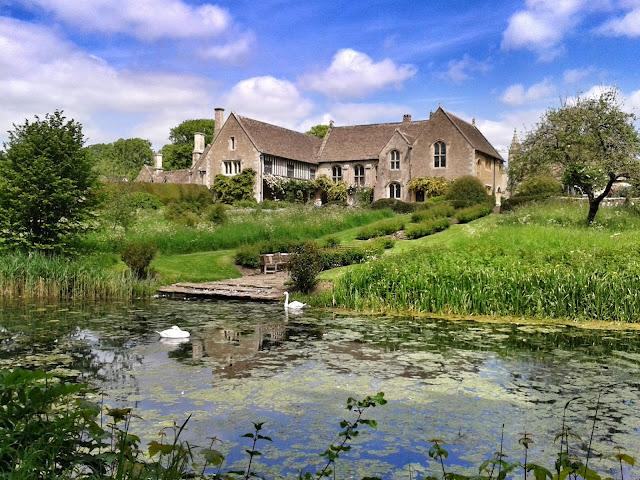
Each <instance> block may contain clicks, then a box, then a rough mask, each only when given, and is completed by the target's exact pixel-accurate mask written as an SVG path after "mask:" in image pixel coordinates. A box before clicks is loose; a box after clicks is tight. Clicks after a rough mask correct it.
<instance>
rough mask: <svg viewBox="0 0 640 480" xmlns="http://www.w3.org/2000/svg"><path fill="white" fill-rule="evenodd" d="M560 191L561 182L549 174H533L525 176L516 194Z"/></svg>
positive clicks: (555, 192)
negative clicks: (532, 175)
mask: <svg viewBox="0 0 640 480" xmlns="http://www.w3.org/2000/svg"><path fill="white" fill-rule="evenodd" d="M561 193H562V184H561V183H560V182H559V181H558V180H556V179H555V178H553V177H549V176H542V175H539V176H535V177H530V178H525V179H524V180H523V181H522V183H521V184H520V186H519V187H518V190H517V191H516V195H518V196H531V195H548V196H551V195H560V194H561Z"/></svg>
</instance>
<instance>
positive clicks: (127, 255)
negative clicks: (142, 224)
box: [122, 242, 156, 279]
mask: <svg viewBox="0 0 640 480" xmlns="http://www.w3.org/2000/svg"><path fill="white" fill-rule="evenodd" d="M155 254H156V247H155V246H154V245H153V243H151V242H131V243H128V244H126V245H125V246H124V248H123V249H122V261H123V262H124V263H125V264H126V265H127V267H129V268H130V269H131V273H133V274H134V275H135V276H136V278H140V279H143V278H147V276H148V275H149V265H150V264H151V261H152V260H153V257H154V256H155Z"/></svg>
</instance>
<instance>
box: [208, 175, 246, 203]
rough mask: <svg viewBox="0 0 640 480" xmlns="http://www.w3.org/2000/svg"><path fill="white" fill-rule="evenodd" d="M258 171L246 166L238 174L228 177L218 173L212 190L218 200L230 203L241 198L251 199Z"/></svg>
mask: <svg viewBox="0 0 640 480" xmlns="http://www.w3.org/2000/svg"><path fill="white" fill-rule="evenodd" d="M255 177H256V172H255V170H253V169H251V168H245V169H244V170H242V172H240V173H239V174H238V175H234V176H233V177H227V176H225V175H216V177H215V180H214V184H213V187H212V190H213V192H214V194H215V196H216V200H217V201H219V202H222V203H226V204H228V205H233V203H234V202H237V201H240V200H251V199H252V198H254V196H253V184H254V181H255Z"/></svg>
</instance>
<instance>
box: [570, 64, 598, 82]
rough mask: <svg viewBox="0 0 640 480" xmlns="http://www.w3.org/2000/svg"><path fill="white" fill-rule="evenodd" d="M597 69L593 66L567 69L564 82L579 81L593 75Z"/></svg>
mask: <svg viewBox="0 0 640 480" xmlns="http://www.w3.org/2000/svg"><path fill="white" fill-rule="evenodd" d="M595 71H596V70H595V68H593V67H588V68H576V69H572V70H565V72H564V75H563V79H564V83H578V82H579V81H580V80H583V79H585V78H587V77H588V76H590V75H593V74H594V73H595Z"/></svg>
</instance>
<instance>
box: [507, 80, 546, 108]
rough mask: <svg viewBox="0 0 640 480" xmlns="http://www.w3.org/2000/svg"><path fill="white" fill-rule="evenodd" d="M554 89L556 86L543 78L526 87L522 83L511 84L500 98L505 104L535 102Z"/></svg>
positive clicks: (513, 104)
mask: <svg viewBox="0 0 640 480" xmlns="http://www.w3.org/2000/svg"><path fill="white" fill-rule="evenodd" d="M555 90H556V88H555V87H554V86H553V84H552V83H551V81H550V80H549V79H548V78H545V79H544V80H543V81H542V82H540V83H536V84H535V85H531V86H530V87H529V88H527V89H525V88H524V86H523V85H522V84H516V85H511V86H510V87H509V88H507V89H506V90H505V92H504V93H503V94H502V97H500V100H501V101H502V103H506V104H507V105H512V106H516V105H522V104H524V103H530V102H535V101H536V100H540V99H541V98H547V97H549V96H550V95H552V94H553V93H554V92H555Z"/></svg>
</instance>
